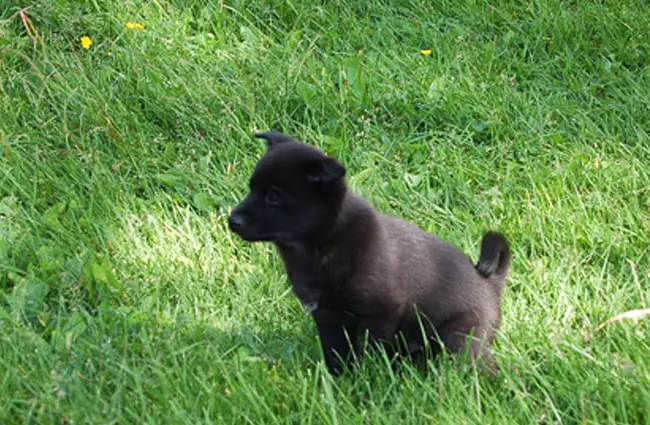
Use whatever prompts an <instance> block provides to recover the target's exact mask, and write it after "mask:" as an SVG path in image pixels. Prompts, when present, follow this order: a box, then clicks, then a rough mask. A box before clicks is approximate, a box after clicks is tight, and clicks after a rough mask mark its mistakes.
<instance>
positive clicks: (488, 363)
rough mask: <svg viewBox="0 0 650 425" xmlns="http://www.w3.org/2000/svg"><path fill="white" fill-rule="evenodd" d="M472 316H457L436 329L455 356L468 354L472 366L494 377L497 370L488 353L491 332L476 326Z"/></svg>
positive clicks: (479, 325) (483, 327) (478, 325)
mask: <svg viewBox="0 0 650 425" xmlns="http://www.w3.org/2000/svg"><path fill="white" fill-rule="evenodd" d="M476 319H477V318H476V316H475V315H474V314H458V315H456V316H454V317H452V318H451V319H449V320H447V321H445V322H444V323H443V324H442V325H441V326H439V328H438V334H439V337H440V340H441V341H442V343H443V344H444V346H445V347H446V348H447V349H448V350H449V351H451V352H453V353H454V354H456V355H463V354H469V356H470V359H471V361H472V365H474V366H478V367H479V369H480V370H481V371H483V372H485V373H487V374H488V375H489V376H492V377H494V376H496V375H497V374H498V373H499V368H498V366H497V364H496V361H495V360H494V358H493V357H492V354H491V353H490V344H491V343H492V334H493V332H492V331H491V330H489V329H487V328H486V327H485V326H482V325H481V324H478V323H477V322H478V320H476Z"/></svg>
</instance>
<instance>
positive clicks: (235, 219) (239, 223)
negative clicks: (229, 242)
mask: <svg viewBox="0 0 650 425" xmlns="http://www.w3.org/2000/svg"><path fill="white" fill-rule="evenodd" d="M245 222H246V220H244V217H243V216H242V215H241V214H239V213H236V212H233V213H232V214H230V217H228V224H229V225H230V228H231V229H232V230H238V229H241V228H242V227H244V224H245Z"/></svg>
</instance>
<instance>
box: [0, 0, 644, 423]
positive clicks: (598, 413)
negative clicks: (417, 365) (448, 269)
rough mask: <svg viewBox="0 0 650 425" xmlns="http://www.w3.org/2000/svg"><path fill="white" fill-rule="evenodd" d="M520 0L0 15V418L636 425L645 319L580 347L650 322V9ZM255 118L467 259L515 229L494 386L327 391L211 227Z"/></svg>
mask: <svg viewBox="0 0 650 425" xmlns="http://www.w3.org/2000/svg"><path fill="white" fill-rule="evenodd" d="M523 3H524V2H522V4H519V5H515V4H514V2H513V4H510V5H507V4H505V3H503V4H498V2H495V4H490V3H488V2H484V1H477V0H474V1H472V0H463V1H458V2H452V1H444V0H443V1H440V2H430V1H424V0H414V1H411V2H397V1H387V0H384V1H380V0H368V1H359V2H353V1H346V0H337V1H330V2H312V1H304V0H294V1H279V0H265V1H257V2H244V1H238V0H233V1H230V2H217V1H207V0H174V1H155V2H146V1H141V0H133V1H129V2H117V1H115V2H97V1H91V0H87V1H82V0H74V1H73V0H70V1H47V0H33V1H31V2H27V3H25V2H17V1H13V0H8V1H5V2H3V3H2V5H0V115H1V116H2V118H1V119H0V423H2V424H14V423H16V424H17V423H26V424H32V423H33V424H49V423H53V424H54V423H56V424H60V423H92V424H100V423H138V424H141V423H142V424H144V423H174V424H176V423H187V424H203V423H205V424H208V423H215V424H222V423H236V424H243V423H250V424H279V423H282V424H286V423H293V424H320V423H327V424H346V425H347V424H368V423H373V424H383V423H386V424H388V423H409V424H415V423H450V424H458V423H463V424H465V423H500V424H507V423H523V424H528V423H562V424H596V423H598V424H642V423H650V414H649V413H648V412H650V395H649V394H650V355H649V354H648V353H649V352H650V325H649V321H648V318H647V317H646V318H645V319H640V320H637V321H634V320H621V321H618V322H615V323H611V324H608V325H606V326H605V327H603V328H602V329H600V330H596V329H597V327H598V325H599V324H600V323H602V322H604V321H605V320H607V319H608V318H610V317H612V316H614V315H616V314H619V313H622V312H624V311H627V310H632V309H638V308H648V307H650V289H649V287H650V285H649V283H650V250H649V247H650V214H649V211H650V171H649V165H650V136H649V133H650V113H649V112H650V57H649V55H650V39H648V34H650V10H649V9H648V6H647V4H646V3H645V2H643V1H624V2H614V1H599V2H567V1H558V0H549V1H532V2H528V3H529V4H523ZM19 6H20V7H25V6H29V7H28V8H27V9H26V13H27V16H28V17H29V18H30V19H31V22H33V25H34V27H35V28H36V30H37V31H38V35H39V37H40V38H41V42H37V43H34V42H33V41H32V40H31V39H30V37H29V35H28V34H27V32H26V30H25V25H24V24H23V22H22V21H21V17H20V15H19V14H17V12H18V10H19V9H18V7H19ZM126 22H136V23H142V24H144V25H145V26H146V28H145V29H144V30H138V29H129V28H126V27H125V23H126ZM83 35H88V36H90V37H91V39H92V46H91V48H90V49H88V50H85V49H83V48H82V47H81V43H80V37H81V36H83ZM422 49H431V50H432V53H431V55H429V56H425V55H422V54H420V53H419V51H420V50H422ZM268 128H278V129H281V130H283V131H285V132H287V133H290V134H294V135H297V136H299V137H300V138H301V139H303V140H305V141H308V142H310V143H314V144H317V145H319V146H321V147H323V148H324V149H326V150H327V151H328V152H330V153H331V154H334V155H336V156H338V157H339V158H340V159H341V160H342V161H343V162H344V163H345V164H346V165H347V166H348V172H349V176H350V179H349V180H350V183H351V185H352V186H353V187H354V188H355V190H357V191H359V192H361V193H362V194H364V195H365V196H366V197H367V198H369V199H370V200H371V201H372V202H373V203H374V204H375V205H377V206H378V207H379V208H381V209H382V210H384V211H387V212H390V213H393V214H395V215H398V216H401V217H404V218H406V219H409V220H411V221H413V222H416V223H417V224H419V225H420V226H422V227H423V228H426V229H428V230H430V231H432V232H434V233H436V234H438V235H439V236H441V237H443V238H444V239H447V240H449V241H451V242H453V243H455V244H457V245H458V246H459V247H461V248H462V249H463V250H464V251H466V252H468V253H470V254H471V255H472V257H473V258H476V256H477V254H478V248H479V246H478V245H479V241H480V237H481V235H482V232H484V231H485V230H486V229H498V230H501V231H504V232H505V233H506V234H507V235H508V237H509V238H510V240H511V243H512V246H513V251H514V263H513V267H512V272H511V278H510V279H509V283H508V288H507V290H506V291H505V293H504V299H503V308H504V317H503V326H502V329H501V333H500V335H499V338H498V341H497V344H496V347H495V352H496V356H497V358H498V360H499V362H500V364H501V365H502V369H503V374H502V376H501V377H500V378H499V379H497V380H496V381H494V382H491V381H488V380H486V379H485V378H483V377H481V376H476V375H475V374H474V373H472V372H470V371H467V370H465V369H463V368H456V367H454V366H453V365H452V364H451V362H450V361H448V360H445V359H443V360H442V361H441V362H438V363H436V364H432V365H431V368H430V369H431V370H430V373H429V374H421V373H418V372H416V371H414V370H411V369H407V370H406V371H405V372H404V373H403V374H399V375H398V374H394V373H392V372H391V370H390V369H388V368H386V366H385V364H384V363H383V361H382V359H368V361H367V362H366V363H365V364H364V367H363V370H361V371H359V372H358V373H357V374H356V375H355V376H345V377H343V378H341V379H338V380H333V379H332V378H330V377H329V375H327V373H326V371H325V368H324V366H323V364H322V362H321V361H320V351H319V347H318V341H317V337H316V332H315V329H314V326H313V324H312V322H311V321H310V319H309V317H308V316H307V315H306V314H305V313H304V312H303V310H302V309H301V307H300V305H299V303H298V302H297V301H296V300H295V299H294V297H293V296H292V295H291V293H290V292H289V287H288V284H287V281H286V278H285V277H284V274H283V271H282V267H281V264H280V263H279V260H278V258H277V257H276V255H275V253H274V252H273V250H272V249H271V248H270V247H268V246H264V245H248V244H245V243H243V242H241V241H239V240H238V239H236V238H235V237H233V235H232V234H231V233H230V232H229V231H228V230H227V226H226V221H225V218H226V217H227V214H228V212H229V209H230V208H231V207H232V206H233V205H234V204H235V203H236V202H237V200H238V199H239V198H240V197H241V196H242V195H243V194H244V192H245V190H246V183H247V177H248V175H249V173H250V172H251V169H252V167H253V165H254V164H255V161H256V158H257V157H258V156H259V155H260V154H261V153H262V152H263V150H264V147H263V146H262V144H261V143H260V142H259V141H257V140H254V139H253V138H252V137H251V134H252V133H253V132H254V131H255V130H264V129H268Z"/></svg>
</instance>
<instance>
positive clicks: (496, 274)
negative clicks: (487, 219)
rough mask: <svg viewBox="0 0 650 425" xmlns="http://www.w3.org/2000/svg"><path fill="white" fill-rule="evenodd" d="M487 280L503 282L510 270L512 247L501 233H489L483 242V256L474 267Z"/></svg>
mask: <svg viewBox="0 0 650 425" xmlns="http://www.w3.org/2000/svg"><path fill="white" fill-rule="evenodd" d="M474 268H475V269H476V271H477V272H478V273H479V274H480V275H481V276H483V277H484V278H486V279H492V278H495V279H497V280H498V281H503V279H504V278H505V277H506V274H507V273H508V269H509V268H510V247H509V246H508V241H507V240H506V237H505V236H503V235H502V234H501V233H497V232H487V233H486V234H485V236H483V241H482V242H481V255H480V257H479V259H478V263H476V266H475V267H474Z"/></svg>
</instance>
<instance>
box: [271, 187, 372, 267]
mask: <svg viewBox="0 0 650 425" xmlns="http://www.w3.org/2000/svg"><path fill="white" fill-rule="evenodd" d="M335 214H336V215H335V217H332V222H331V223H332V224H331V225H330V226H328V227H327V228H324V229H323V231H322V232H321V234H318V235H314V236H313V237H310V238H306V239H304V240H296V241H291V242H281V243H276V245H277V246H278V248H279V250H280V254H281V255H282V258H283V260H284V261H285V265H286V266H287V268H288V269H289V268H292V266H297V265H298V264H300V265H301V266H303V267H304V266H305V265H306V264H307V263H311V265H312V267H318V268H321V269H329V268H330V266H332V265H333V264H334V266H336V265H337V264H338V266H339V267H340V265H341V264H354V259H355V258H356V257H357V256H358V255H359V253H362V252H363V251H364V247H365V246H366V245H367V244H368V243H369V242H370V239H371V238H372V237H373V235H375V234H376V226H377V217H376V215H377V213H376V211H375V210H374V209H373V208H372V207H371V206H370V205H369V204H368V203H367V202H366V201H365V200H364V199H363V198H361V197H360V196H358V195H356V194H354V193H353V192H351V191H350V190H346V192H345V195H344V196H343V199H342V201H341V204H340V207H339V209H338V211H336V212H335ZM337 260H344V261H337ZM332 263H333V264H332Z"/></svg>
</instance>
